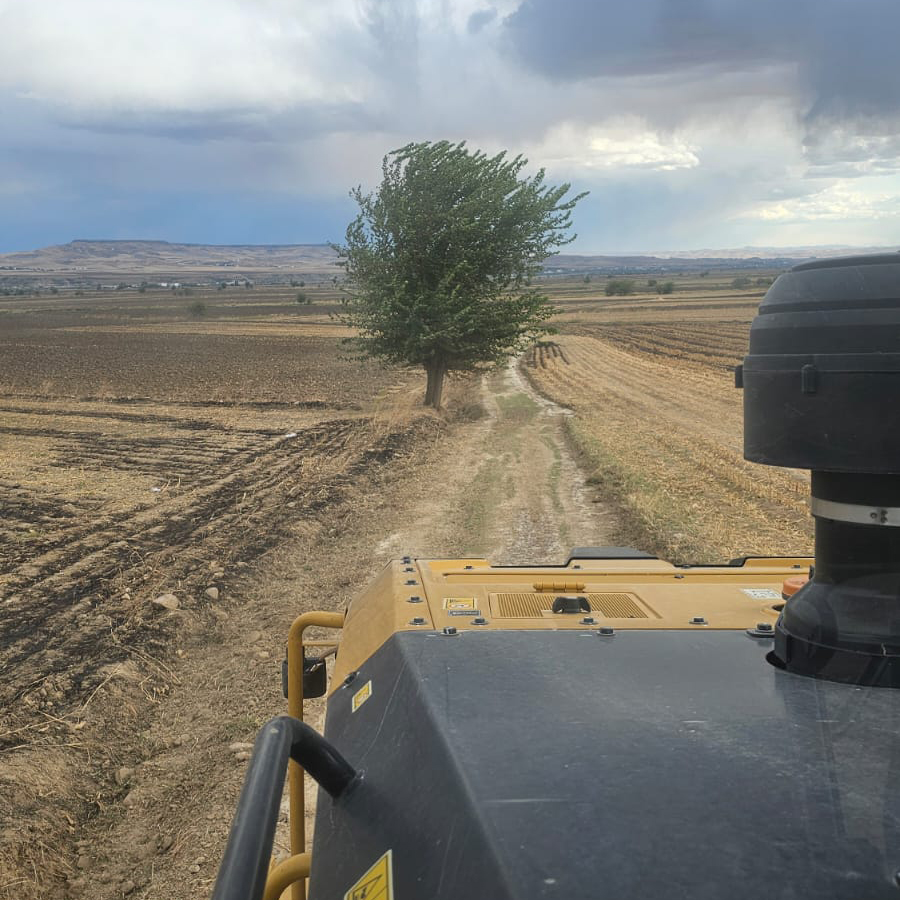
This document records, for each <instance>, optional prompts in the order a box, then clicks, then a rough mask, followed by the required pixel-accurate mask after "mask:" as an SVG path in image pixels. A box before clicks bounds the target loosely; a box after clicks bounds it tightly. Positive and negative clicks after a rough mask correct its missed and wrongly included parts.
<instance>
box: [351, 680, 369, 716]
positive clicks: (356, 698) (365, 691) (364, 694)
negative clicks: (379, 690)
mask: <svg viewBox="0 0 900 900" xmlns="http://www.w3.org/2000/svg"><path fill="white" fill-rule="evenodd" d="M371 696H372V682H371V681H367V682H366V683H365V684H364V685H363V686H362V687H361V688H360V689H359V690H358V691H357V692H356V693H355V694H354V695H353V702H352V703H351V704H350V709H351V710H352V711H353V712H356V711H357V710H358V709H359V708H360V707H361V706H362V705H363V703H365V702H366V700H368V699H369V697H371Z"/></svg>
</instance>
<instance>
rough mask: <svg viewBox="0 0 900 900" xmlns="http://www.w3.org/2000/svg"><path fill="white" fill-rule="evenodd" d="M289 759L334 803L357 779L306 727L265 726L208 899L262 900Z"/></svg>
mask: <svg viewBox="0 0 900 900" xmlns="http://www.w3.org/2000/svg"><path fill="white" fill-rule="evenodd" d="M289 758H290V759H293V760H294V761H295V762H296V763H298V764H299V765H301V766H302V767H303V768H304V769H305V770H306V771H307V772H309V774H310V776H312V778H313V779H315V781H317V782H318V784H319V785H320V786H321V787H322V789H323V790H324V791H326V792H327V793H328V794H330V795H331V796H332V797H333V798H335V799H336V798H338V797H340V796H341V795H342V794H344V793H346V791H347V790H348V789H349V788H350V787H351V785H353V784H354V783H355V782H356V780H357V777H358V776H357V773H356V771H355V769H354V768H353V767H352V766H351V765H350V764H349V763H348V762H347V761H346V760H345V759H344V758H343V757H342V756H341V755H340V753H338V751H337V750H336V749H335V748H334V747H332V746H331V744H329V743H328V741H326V740H325V738H324V737H322V735H320V734H319V733H318V732H317V731H315V730H314V729H312V728H310V726H309V725H307V724H306V723H305V722H301V721H300V720H299V719H295V718H293V717H292V716H276V717H275V718H274V719H270V720H269V721H268V722H266V724H265V725H263V727H262V728H261V729H260V730H259V734H258V735H257V736H256V743H255V744H254V746H253V756H252V758H251V760H250V767H249V769H248V770H247V777H246V778H245V779H244V787H243V789H242V790H241V797H240V800H238V807H237V812H236V813H235V816H234V821H233V822H232V824H231V831H230V832H229V835H228V843H227V845H226V846H225V855H224V857H223V858H222V864H221V865H220V866H219V874H218V877H217V878H216V886H215V888H214V889H213V894H212V900H260V898H261V897H262V896H263V891H264V890H265V885H266V876H267V875H268V871H269V860H270V857H271V853H272V842H273V840H274V837H275V826H276V824H277V822H278V812H279V810H280V808H281V795H282V791H283V789H284V777H285V771H286V769H287V763H288V759H289Z"/></svg>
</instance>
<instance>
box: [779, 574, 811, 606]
mask: <svg viewBox="0 0 900 900" xmlns="http://www.w3.org/2000/svg"><path fill="white" fill-rule="evenodd" d="M807 581H809V575H791V576H790V577H789V578H785V579H784V584H782V585H781V596H782V597H783V598H784V599H785V600H787V599H788V597H793V596H794V594H796V593H797V591H799V590H800V588H802V587H803V585H804V584H806V582H807Z"/></svg>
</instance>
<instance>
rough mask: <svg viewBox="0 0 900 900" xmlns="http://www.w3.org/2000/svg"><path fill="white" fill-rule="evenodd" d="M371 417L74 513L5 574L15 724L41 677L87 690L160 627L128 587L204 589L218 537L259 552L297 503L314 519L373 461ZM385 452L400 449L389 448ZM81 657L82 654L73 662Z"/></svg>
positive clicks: (3, 665) (6, 703)
mask: <svg viewBox="0 0 900 900" xmlns="http://www.w3.org/2000/svg"><path fill="white" fill-rule="evenodd" d="M361 424H364V423H361V421H360V420H359V419H353V420H347V421H332V422H329V423H327V424H325V425H316V426H313V427H310V428H308V429H305V430H303V431H300V432H298V433H297V435H296V437H294V438H289V439H288V438H281V439H278V440H269V441H268V442H267V444H266V445H264V446H263V447H261V448H260V447H255V448H249V449H244V450H243V451H241V452H239V453H238V454H236V455H233V456H232V457H231V460H230V463H229V466H228V468H227V469H226V471H225V473H224V474H221V471H218V472H217V469H216V463H215V460H212V461H211V460H208V459H205V460H204V463H203V464H204V465H208V466H209V469H208V471H209V472H210V473H211V474H208V475H207V476H206V477H205V479H201V480H202V481H203V482H204V483H202V484H201V485H200V486H198V487H194V488H192V489H190V490H186V491H184V492H183V493H181V494H178V495H176V496H173V497H172V498H171V499H165V500H162V501H161V502H159V503H157V504H152V505H150V504H144V505H141V506H139V507H137V508H135V509H133V510H130V511H128V512H125V513H121V514H117V515H113V516H105V517H100V518H95V519H90V517H89V516H87V521H85V520H84V519H85V515H84V511H83V510H73V511H70V514H69V517H68V521H71V520H73V519H76V518H78V519H80V521H79V522H78V524H77V525H76V526H75V527H73V528H71V529H70V530H69V531H68V532H66V531H63V532H62V533H61V534H60V535H59V538H58V540H57V541H56V542H55V543H54V545H53V546H52V547H51V548H50V549H46V550H45V551H44V552H43V553H41V554H40V555H38V556H36V557H33V558H30V559H29V560H28V561H27V563H21V564H19V565H14V566H13V567H12V568H11V570H4V571H6V574H5V575H4V581H5V585H4V593H5V599H4V600H3V602H2V605H0V671H2V672H3V673H4V675H3V677H2V678H0V705H2V706H3V707H4V708H5V709H6V710H7V711H8V713H7V715H5V716H4V719H6V721H5V722H4V724H5V725H7V726H9V725H14V724H15V723H16V722H17V721H18V719H19V718H20V717H21V716H20V715H18V714H17V710H16V709H15V706H14V704H16V702H17V701H18V700H19V699H20V698H21V697H22V695H23V694H25V693H27V692H28V691H29V690H30V689H31V686H32V685H33V684H34V683H35V682H39V681H41V680H42V679H45V678H47V677H48V676H52V675H54V674H57V673H60V672H63V671H64V672H65V673H66V676H67V680H68V681H69V682H71V686H72V692H73V693H75V694H77V693H78V692H79V688H80V686H81V685H82V683H83V682H84V681H85V680H86V679H88V678H89V676H90V674H91V673H92V672H94V671H96V670H98V669H100V668H102V666H104V665H106V664H108V663H110V662H115V661H119V660H121V659H124V658H126V657H127V656H128V653H129V647H128V646H127V645H128V644H129V643H130V642H131V641H132V640H134V639H135V638H136V637H137V636H138V634H139V633H141V632H143V631H145V630H147V629H148V626H149V620H148V618H147V611H146V601H144V602H143V604H141V605H137V604H136V601H133V600H132V598H131V597H130V596H128V595H127V594H128V591H129V589H130V590H131V591H133V592H134V593H138V592H140V593H141V594H148V593H149V594H150V595H151V596H152V595H153V593H152V592H153V591H155V590H157V589H158V590H159V591H160V592H161V591H162V588H163V587H164V586H165V585H172V584H177V585H178V586H179V588H180V590H179V591H178V593H180V594H182V595H183V594H185V593H186V594H187V595H188V596H190V595H191V593H192V592H194V591H195V590H197V591H200V592H202V588H203V587H206V586H207V584H208V583H209V574H208V573H207V572H196V571H195V570H196V569H197V558H198V557H201V556H203V555H208V553H209V549H210V548H209V547H206V546H205V545H206V544H208V543H210V539H211V538H212V542H213V543H216V544H221V543H223V541H224V538H225V536H226V535H232V536H234V543H233V544H232V547H231V550H232V552H235V551H238V550H239V552H240V553H241V555H242V556H243V557H244V558H248V557H249V558H252V557H254V556H256V555H259V554H260V553H262V552H264V551H265V550H266V549H267V548H268V547H270V546H272V545H273V544H274V543H277V542H278V541H279V540H280V539H281V538H282V537H283V535H284V528H283V525H284V524H285V522H286V521H287V520H288V519H293V518H295V517H296V515H297V506H298V505H299V506H300V507H301V509H302V511H303V512H304V514H309V515H312V514H315V513H316V512H317V511H318V510H321V509H323V508H324V507H325V506H327V504H328V503H329V501H330V500H331V498H332V497H333V495H334V493H335V492H337V491H339V490H340V489H341V488H342V487H343V486H344V485H346V484H347V483H349V481H351V480H352V478H353V473H354V471H358V468H359V466H361V465H365V463H366V461H367V459H371V453H369V451H367V450H366V449H365V448H363V447H358V448H355V452H352V451H350V450H349V449H348V445H349V444H350V442H351V440H352V439H353V438H354V437H355V435H356V433H357V432H359V431H360V426H361ZM376 452H377V453H382V452H385V453H389V452H390V448H389V447H388V448H383V447H382V448H379V449H378V450H377V451H376ZM345 456H346V457H347V459H346V460H344V459H343V457H345ZM327 460H331V461H332V462H334V461H338V462H339V463H344V462H345V463H346V465H338V466H337V468H338V469H342V470H343V471H342V472H331V473H326V474H327V475H328V477H326V478H325V479H324V480H322V478H321V477H317V476H318V472H317V471H316V470H319V469H322V468H323V461H327ZM325 468H326V469H327V465H326V466H325ZM307 470H310V472H309V477H307V475H308V473H307ZM22 493H23V492H20V494H19V499H18V508H19V509H24V510H26V511H27V509H28V508H29V500H28V499H27V498H25V497H23V496H22ZM288 504H291V506H288ZM38 506H39V507H40V508H42V509H43V510H44V511H45V512H46V510H47V505H46V504H43V505H41V503H40V501H38ZM263 520H264V521H265V523H266V528H265V530H264V531H254V528H253V525H254V524H255V523H260V522H262V521H263ZM239 529H242V532H243V533H242V534H241V535H240V536H238V530H239ZM175 548H177V553H176V550H175ZM198 579H199V583H198V584H196V585H195V584H194V582H197V581H198ZM117 591H118V592H119V593H118V595H116V592H117ZM122 594H124V595H125V596H122ZM85 598H90V600H86V599H85ZM141 606H143V609H142V608H141ZM152 641H153V638H152V637H151V638H150V642H151V643H152ZM73 660H78V661H79V662H78V663H77V664H76V665H74V666H73ZM19 712H21V714H22V715H26V714H30V713H31V711H30V710H27V709H24V710H21V711H19ZM4 730H6V729H4ZM2 746H3V741H2V740H0V747H2Z"/></svg>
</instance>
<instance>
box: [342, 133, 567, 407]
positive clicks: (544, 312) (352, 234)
mask: <svg viewBox="0 0 900 900" xmlns="http://www.w3.org/2000/svg"><path fill="white" fill-rule="evenodd" d="M526 164H527V160H526V159H524V158H523V157H522V156H516V157H515V158H514V159H508V158H507V156H506V154H505V153H498V154H497V155H496V156H488V155H487V154H485V153H483V152H481V151H470V150H469V149H468V148H467V147H466V145H465V143H457V144H453V143H450V142H447V141H441V142H438V143H431V142H424V143H414V144H408V145H407V146H405V147H402V148H400V149H399V150H395V151H393V152H392V153H389V154H388V155H387V156H385V158H384V160H383V163H382V174H383V177H382V181H381V184H380V185H379V186H378V188H377V189H376V190H375V191H374V192H373V193H368V194H367V193H364V192H363V190H362V188H361V187H358V188H356V189H354V190H353V191H351V196H352V197H353V199H354V200H356V202H357V203H358V204H359V214H358V215H357V216H356V218H355V219H354V220H353V221H352V222H351V223H350V225H349V226H348V227H347V234H346V244H345V245H344V246H341V247H338V248H337V250H338V253H339V254H340V256H341V257H342V261H343V265H344V267H345V270H346V273H347V282H348V288H349V291H350V294H349V296H348V297H347V298H346V299H345V301H344V306H345V315H344V317H343V318H344V320H345V321H347V322H348V323H349V324H352V325H354V326H355V327H356V328H357V329H358V331H359V336H358V337H356V338H353V339H352V340H353V342H354V343H355V344H356V346H357V347H358V349H359V350H361V351H362V352H363V354H365V355H368V356H373V357H377V358H380V359H383V360H387V361H389V362H393V363H401V364H404V365H410V366H422V367H423V368H424V369H425V371H426V373H427V387H426V392H425V403H426V405H430V406H435V407H439V406H440V404H441V392H442V386H443V380H444V375H445V374H446V372H448V371H450V370H454V369H455V370H471V369H473V368H477V367H479V366H480V365H484V364H499V363H501V362H502V361H503V360H505V359H508V358H509V356H510V355H512V354H514V353H516V352H518V351H519V350H521V349H522V348H524V347H525V346H527V344H528V343H530V342H531V341H533V340H535V339H537V338H538V337H540V336H541V335H543V334H546V333H547V332H548V331H549V330H550V329H549V328H548V327H547V325H546V321H547V319H548V318H549V317H550V316H551V315H552V314H553V307H552V306H551V305H550V304H549V302H548V299H547V297H546V295H544V294H543V293H541V291H540V290H539V289H538V288H537V287H536V286H535V285H534V284H533V282H532V278H533V276H534V275H536V274H537V273H538V272H539V271H540V268H541V263H542V262H543V260H544V259H545V258H546V257H547V256H548V255H549V254H550V253H551V252H552V251H553V250H554V249H555V248H556V247H559V246H561V245H563V244H567V243H569V242H570V241H571V240H574V236H572V237H569V236H568V228H569V224H570V216H571V211H572V209H573V208H574V206H575V204H576V203H577V202H578V201H579V200H580V199H581V198H582V197H583V196H584V194H579V195H578V196H575V197H572V198H571V199H568V200H566V199H564V198H565V195H566V194H567V193H568V191H569V188H570V185H568V184H563V185H560V186H558V187H554V186H550V185H547V184H545V183H544V171H543V169H541V170H540V171H538V172H537V173H536V174H535V175H533V176H531V177H527V176H525V175H523V169H524V167H525V166H526Z"/></svg>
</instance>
